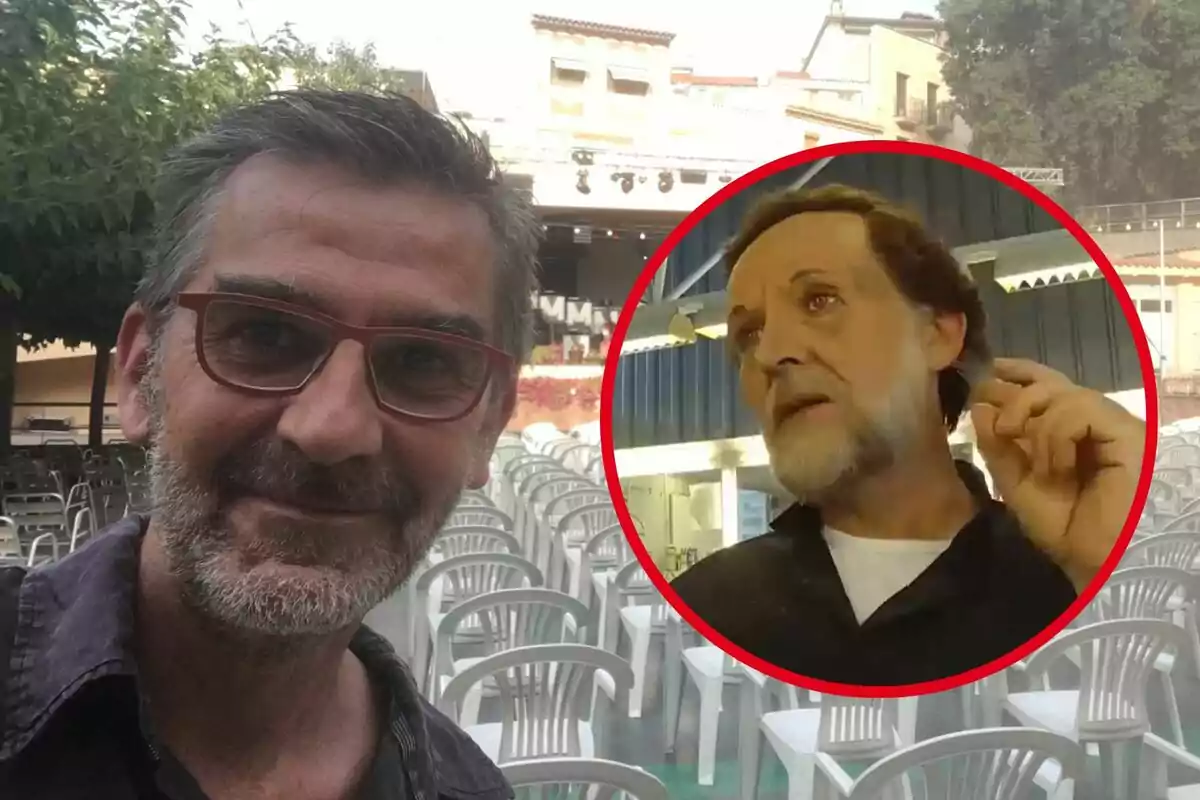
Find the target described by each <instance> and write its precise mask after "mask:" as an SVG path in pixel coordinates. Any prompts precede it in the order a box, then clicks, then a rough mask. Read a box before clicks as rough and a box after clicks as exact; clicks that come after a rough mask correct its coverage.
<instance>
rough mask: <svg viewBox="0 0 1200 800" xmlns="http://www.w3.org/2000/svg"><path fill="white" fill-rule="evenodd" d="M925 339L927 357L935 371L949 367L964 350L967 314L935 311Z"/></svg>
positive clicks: (932, 369)
mask: <svg viewBox="0 0 1200 800" xmlns="http://www.w3.org/2000/svg"><path fill="white" fill-rule="evenodd" d="M928 331H929V335H928V336H927V337H926V341H925V358H926V360H927V361H928V362H929V368H930V370H931V371H933V372H941V371H942V370H944V369H945V368H946V367H949V366H950V365H951V364H953V363H954V362H955V361H956V360H957V359H958V356H959V354H960V353H961V352H962V349H963V344H964V342H966V339H967V316H966V314H940V313H937V312H935V313H933V314H932V315H931V317H930V324H929V326H928Z"/></svg>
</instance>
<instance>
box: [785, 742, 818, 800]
mask: <svg viewBox="0 0 1200 800" xmlns="http://www.w3.org/2000/svg"><path fill="white" fill-rule="evenodd" d="M785 764H786V766H787V775H788V791H787V797H788V800H812V797H813V779H814V778H815V777H816V774H815V773H816V771H817V760H816V758H815V757H814V755H813V754H812V753H799V754H796V755H795V756H793V757H792V758H791V759H789V760H788V761H787V762H785Z"/></svg>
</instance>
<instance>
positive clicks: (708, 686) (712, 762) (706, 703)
mask: <svg viewBox="0 0 1200 800" xmlns="http://www.w3.org/2000/svg"><path fill="white" fill-rule="evenodd" d="M724 683H725V682H724V680H723V679H722V678H721V677H718V678H717V679H716V680H715V681H714V680H708V681H705V682H704V685H703V686H701V687H700V752H699V755H698V756H697V759H696V762H697V767H698V773H699V777H698V782H699V784H700V785H701V786H712V785H713V776H714V774H715V772H716V761H717V725H718V722H719V720H720V716H721V688H722V686H724Z"/></svg>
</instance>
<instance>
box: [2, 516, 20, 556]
mask: <svg viewBox="0 0 1200 800" xmlns="http://www.w3.org/2000/svg"><path fill="white" fill-rule="evenodd" d="M20 557H21V537H20V536H18V535H17V523H16V520H14V519H12V518H11V517H0V558H10V559H11V558H20Z"/></svg>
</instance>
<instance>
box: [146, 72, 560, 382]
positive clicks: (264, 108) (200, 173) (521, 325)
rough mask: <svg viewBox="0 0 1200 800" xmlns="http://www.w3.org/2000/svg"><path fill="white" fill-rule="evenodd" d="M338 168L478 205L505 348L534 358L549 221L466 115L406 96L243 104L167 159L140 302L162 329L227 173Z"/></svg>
mask: <svg viewBox="0 0 1200 800" xmlns="http://www.w3.org/2000/svg"><path fill="white" fill-rule="evenodd" d="M264 153H271V154H273V155H277V156H280V157H282V158H284V159H287V160H289V161H292V162H295V163H302V164H303V163H322V164H331V165H334V166H337V167H340V168H342V169H345V170H347V171H349V172H352V173H353V174H354V175H356V176H359V177H362V178H365V179H369V180H371V181H373V182H375V183H382V184H385V185H387V184H404V183H410V184H416V185H419V186H422V187H424V188H428V189H431V190H433V191H437V192H441V193H444V194H446V195H448V196H451V197H457V198H462V199H464V200H467V201H469V202H472V203H474V204H476V205H477V206H478V207H479V208H480V209H482V210H483V211H484V212H485V213H486V214H487V217H488V222H489V225H490V227H491V229H492V232H493V234H494V236H495V239H496V244H497V252H498V259H497V260H498V263H497V264H496V269H497V281H496V329H495V332H494V336H495V341H496V344H497V346H498V347H500V348H501V349H503V350H505V351H506V352H508V353H510V354H511V355H513V356H514V357H516V358H517V359H518V361H521V362H523V361H524V360H525V359H527V357H528V355H529V353H530V350H531V347H532V342H531V339H532V309H531V304H530V296H531V295H532V293H533V292H534V291H535V290H536V287H537V250H538V244H539V242H540V240H541V234H542V228H541V225H540V224H539V223H538V221H537V217H536V215H535V213H534V210H533V207H532V204H531V203H530V201H529V200H528V199H527V198H526V197H525V196H524V195H523V194H521V193H520V192H519V191H518V190H516V189H514V188H513V187H512V186H510V185H508V184H506V183H505V181H504V176H503V175H502V173H501V171H500V169H499V166H498V165H497V164H496V161H495V160H494V159H493V158H492V156H491V154H490V153H489V152H488V149H487V146H486V145H485V144H484V142H483V141H482V140H481V139H480V138H479V137H478V136H476V135H475V134H474V133H472V132H471V131H469V130H468V129H467V128H466V126H464V125H463V124H462V123H461V122H459V121H457V120H454V119H450V118H447V117H443V116H440V115H438V114H434V113H432V112H430V111H427V110H426V109H424V108H422V107H421V105H420V104H419V103H417V102H416V101H414V100H412V99H410V98H407V97H404V96H401V95H374V94H364V93H360V92H331V91H316V90H299V91H289V92H280V93H277V94H273V95H271V96H270V97H268V98H266V99H265V100H263V101H262V102H259V103H256V104H253V105H249V106H245V107H242V108H238V109H235V110H234V111H232V112H230V113H228V114H226V115H225V116H223V117H221V118H220V119H219V120H217V122H216V123H215V124H214V125H213V126H212V127H211V128H209V129H208V130H207V131H205V132H203V133H201V134H199V135H197V136H195V137H194V138H192V139H190V140H188V141H186V142H184V143H183V144H182V145H180V146H179V147H177V148H176V149H175V150H173V151H172V152H171V154H170V155H168V157H167V158H166V159H165V161H164V163H163V165H162V168H161V171H160V174H159V181H158V187H157V193H156V198H155V201H156V208H157V213H158V225H157V228H156V233H155V242H154V255H153V257H152V258H151V260H150V266H149V268H148V269H147V271H146V274H145V275H144V276H143V278H142V281H141V282H140V283H139V285H138V288H137V292H136V294H135V300H136V301H137V302H138V303H139V304H140V305H141V306H142V307H143V308H145V309H146V311H147V313H148V315H149V316H150V326H151V330H152V331H156V330H157V329H158V327H159V325H160V324H161V323H162V321H163V320H165V318H166V317H167V316H168V315H169V311H170V309H171V308H172V306H173V301H174V298H175V295H176V294H177V293H178V292H179V291H181V290H182V289H183V287H184V286H185V285H186V284H187V283H188V281H190V280H191V278H192V277H193V276H194V275H195V272H196V270H197V269H198V268H199V267H200V265H201V264H202V263H203V261H204V258H205V253H206V239H207V233H208V231H209V229H210V228H211V223H212V219H213V217H214V215H215V213H216V206H217V202H216V201H217V200H218V199H219V198H220V196H221V194H222V192H223V189H224V185H225V182H226V180H227V179H228V178H229V176H230V174H232V172H233V171H234V170H235V169H236V168H237V167H238V166H240V165H241V164H242V163H244V162H245V161H247V160H248V159H250V158H251V157H253V156H256V155H260V154H264Z"/></svg>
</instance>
